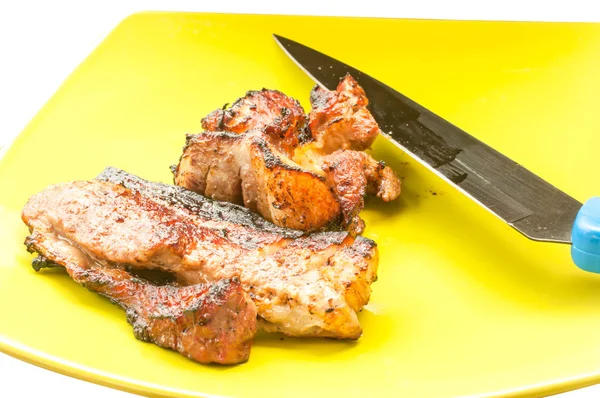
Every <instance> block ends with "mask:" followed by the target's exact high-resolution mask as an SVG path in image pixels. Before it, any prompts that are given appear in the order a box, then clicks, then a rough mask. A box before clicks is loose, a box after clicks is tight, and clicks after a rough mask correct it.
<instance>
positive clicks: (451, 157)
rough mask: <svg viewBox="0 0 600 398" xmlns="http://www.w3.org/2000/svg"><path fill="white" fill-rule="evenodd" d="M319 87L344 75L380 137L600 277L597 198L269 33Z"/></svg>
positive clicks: (363, 77)
mask: <svg viewBox="0 0 600 398" xmlns="http://www.w3.org/2000/svg"><path fill="white" fill-rule="evenodd" d="M273 36H274V37H275V40H276V41H277V43H279V45H280V46H281V48H282V49H283V51H285V53H287V55H288V56H289V57H290V58H291V59H292V60H293V61H294V62H295V63H296V64H297V65H298V66H299V67H300V68H301V69H302V70H303V71H304V72H306V73H307V74H308V75H309V76H310V77H311V78H312V79H313V80H314V81H315V82H316V83H317V84H319V85H321V86H323V87H325V88H327V89H329V90H335V88H336V87H337V85H338V83H339V81H340V79H341V78H343V77H344V76H345V75H346V74H347V73H350V75H352V77H353V78H354V79H356V81H357V82H358V83H359V84H360V85H361V86H362V88H363V89H364V90H365V92H366V94H367V97H368V98H369V106H368V108H369V111H370V112H371V114H372V115H373V117H374V118H375V120H376V121H377V123H378V124H379V126H380V128H381V130H382V133H383V134H382V135H384V136H385V137H386V138H388V139H389V140H391V141H392V142H393V143H394V144H395V145H397V146H398V147H400V148H401V149H402V150H403V151H404V152H406V153H407V154H408V155H410V156H411V157H412V158H414V159H415V160H417V161H418V162H420V163H422V164H423V165H425V166H426V167H427V168H428V169H430V170H431V171H433V172H434V173H435V174H437V175H438V176H440V177H441V178H443V179H444V180H446V181H448V182H449V183H450V184H452V185H453V186H455V187H456V188H457V189H458V190H460V191H462V192H463V193H464V194H466V195H467V196H469V197H470V198H471V199H473V200H474V201H475V202H477V203H478V204H480V205H481V206H483V207H484V208H486V209H487V210H489V211H490V212H492V213H493V214H494V215H496V216H498V217H499V218H500V219H502V220H504V221H505V222H506V223H508V224H509V225H510V226H511V227H513V228H514V229H516V230H517V231H519V232H520V233H522V234H523V235H525V236H526V237H527V238H529V239H532V240H535V241H540V242H554V243H566V244H571V257H572V259H573V262H574V263H575V264H576V265H577V266H578V267H579V268H581V269H583V270H585V271H589V272H595V273H600V197H593V198H591V199H589V200H588V201H587V202H585V204H583V205H582V204H581V203H580V202H578V201H577V200H575V199H574V198H572V197H571V196H569V195H567V194H566V193H564V192H562V191H561V190H559V189H558V188H556V187H554V186H553V185H551V184H549V183H548V182H546V181H544V180H543V179H541V178H540V177H538V176H537V175H535V174H533V173H532V172H530V171H529V170H527V169H526V168H524V167H523V166H521V165H519V164H518V163H516V162H514V161H513V160H511V159H509V158H508V157H506V156H504V155H502V154H501V153H500V152H498V151H496V150H494V149H493V148H491V147H490V146H488V145H486V144H484V143H483V142H481V141H479V140H478V139H477V138H475V137H473V136H471V135H469V134H468V133H466V132H465V131H463V130H461V129H460V128H458V127H456V126H455V125H453V124H452V123H450V122H448V121H447V120H445V119H443V118H441V117H440V116H438V115H436V114H435V113H433V112H431V111H430V110H428V109H426V108H425V107H423V106H421V105H419V104H418V103H416V102H414V101H412V100H411V99H409V98H408V97H406V96H404V95H402V94H400V93H399V92H398V91H396V90H394V89H393V88H391V87H389V86H387V85H385V84H384V83H382V82H380V81H378V80H376V79H375V78H373V77H371V76H369V75H367V74H365V73H362V72H361V71H359V70H357V69H355V68H353V67H351V66H349V65H346V64H344V63H342V62H340V61H338V60H336V59H334V58H331V57H329V56H327V55H325V54H323V53H321V52H319V51H317V50H314V49H312V48H309V47H307V46H304V45H302V44H300V43H297V42H295V41H293V40H290V39H286V38H284V37H281V36H278V35H275V34H274V35H273Z"/></svg>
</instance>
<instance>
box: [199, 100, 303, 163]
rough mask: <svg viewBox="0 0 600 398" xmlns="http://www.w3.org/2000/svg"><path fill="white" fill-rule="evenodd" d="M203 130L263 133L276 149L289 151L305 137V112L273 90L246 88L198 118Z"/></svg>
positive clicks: (295, 102)
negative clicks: (229, 102) (230, 101)
mask: <svg viewBox="0 0 600 398" xmlns="http://www.w3.org/2000/svg"><path fill="white" fill-rule="evenodd" d="M202 128H203V129H204V130H206V131H229V132H232V133H237V134H241V133H245V132H246V131H248V130H257V131H262V132H264V133H265V134H266V135H267V136H269V137H271V138H272V142H273V143H274V144H275V145H277V146H278V149H280V150H282V151H284V152H288V153H291V152H292V151H293V149H294V148H295V147H296V146H297V145H298V144H299V142H300V141H302V140H304V139H306V138H307V135H306V115H305V114H304V109H302V107H301V106H300V103H298V101H296V100H295V99H293V98H290V97H288V96H286V95H285V94H283V93H281V92H279V91H276V90H267V89H262V90H261V91H248V92H247V93H246V96H245V97H242V98H240V99H238V100H237V101H235V102H234V103H233V105H231V107H229V108H225V107H223V108H222V109H217V110H215V111H213V112H211V113H210V114H209V115H208V116H206V117H205V118H204V119H202Z"/></svg>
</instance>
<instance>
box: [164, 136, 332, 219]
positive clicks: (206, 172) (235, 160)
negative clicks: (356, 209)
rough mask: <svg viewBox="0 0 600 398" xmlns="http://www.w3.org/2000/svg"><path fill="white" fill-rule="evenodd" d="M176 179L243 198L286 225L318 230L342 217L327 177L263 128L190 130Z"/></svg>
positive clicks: (214, 194)
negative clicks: (296, 159)
mask: <svg viewBox="0 0 600 398" xmlns="http://www.w3.org/2000/svg"><path fill="white" fill-rule="evenodd" d="M175 184H176V185H179V186H182V187H185V188H187V189H190V190H192V191H194V192H198V193H200V194H202V195H204V196H207V197H209V198H212V199H215V200H221V201H226V202H230V203H236V204H242V205H244V206H246V207H247V208H249V209H250V210H252V211H254V212H258V213H259V214H261V215H262V216H263V217H264V218H265V219H267V220H269V221H271V222H273V223H275V224H276V225H279V226H282V227H288V228H293V229H298V230H303V231H316V230H319V229H322V228H324V227H326V226H328V225H335V224H339V223H340V222H341V207H340V204H339V201H338V199H337V197H336V196H335V192H333V191H332V190H331V189H330V186H329V185H328V183H327V181H326V179H325V177H324V176H323V175H319V174H317V173H315V172H311V171H309V170H306V169H302V168H300V167H298V166H297V165H295V164H294V163H293V162H292V161H290V160H289V159H287V157H286V156H284V155H283V154H282V153H281V152H280V151H278V150H277V149H276V148H275V147H274V146H272V145H271V144H270V143H269V140H268V138H267V137H265V135H264V133H261V132H258V131H254V132H248V133H246V134H239V135H238V134H232V133H226V132H207V133H203V134H198V135H191V136H188V137H187V143H186V147H185V149H184V152H183V155H182V156H181V160H180V162H179V164H178V166H177V168H176V170H175Z"/></svg>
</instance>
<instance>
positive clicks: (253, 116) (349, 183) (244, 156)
mask: <svg viewBox="0 0 600 398" xmlns="http://www.w3.org/2000/svg"><path fill="white" fill-rule="evenodd" d="M294 104H297V102H295V100H292V99H290V98H288V97H285V96H284V95H283V94H281V93H280V92H276V91H275V92H272V91H271V90H263V91H260V92H259V91H251V92H249V93H248V94H247V95H246V97H244V98H241V99H239V100H237V101H236V102H235V103H234V105H233V106H232V107H231V108H230V109H228V110H217V111H215V112H213V113H211V114H210V115H208V116H207V117H206V118H204V119H203V121H202V126H203V127H204V128H205V129H206V130H208V132H204V133H201V134H198V135H193V136H191V135H188V136H187V141H186V145H185V147H184V150H183V154H182V156H181V157H180V159H179V164H178V165H177V166H175V167H174V168H173V170H174V182H175V184H177V185H179V186H182V187H185V188H187V189H190V190H193V191H194V192H197V193H200V194H201V195H205V196H207V197H209V198H211V199H216V200H222V201H227V202H230V203H236V204H242V205H244V206H246V207H248V208H249V209H251V210H252V211H256V212H258V213H259V214H260V215H262V216H263V217H264V218H266V219H267V220H269V221H272V222H273V223H275V224H276V225H279V226H283V227H289V228H294V229H299V230H302V231H308V232H314V231H319V230H336V229H346V230H348V231H349V232H350V233H352V234H359V233H361V232H362V231H363V229H364V222H363V221H362V220H361V219H360V217H359V216H358V214H359V213H360V211H361V210H362V209H363V206H364V195H366V194H376V195H377V196H378V197H380V198H381V199H382V200H384V201H390V200H394V199H396V197H397V196H398V195H399V194H400V180H399V179H398V177H397V176H396V175H395V174H394V172H393V171H392V169H390V168H389V167H386V166H385V165H384V164H383V163H381V162H377V161H375V160H374V159H373V158H372V157H371V156H370V155H368V154H366V153H363V152H359V151H362V150H364V149H366V148H368V147H369V146H370V145H371V144H372V143H373V141H374V140H375V138H376V137H377V135H378V134H379V131H380V130H379V127H378V126H377V123H376V122H375V119H374V118H373V116H372V115H371V113H370V112H369V111H368V109H367V108H366V107H367V105H368V100H367V98H366V96H365V92H364V91H363V89H362V88H361V87H360V86H359V85H358V84H357V82H356V81H355V80H354V79H353V78H352V77H351V76H350V75H347V76H346V77H345V78H344V79H343V80H342V81H341V82H340V84H339V86H338V87H337V89H336V90H335V91H329V90H326V89H324V88H321V87H319V86H317V87H316V88H315V89H314V90H313V91H312V94H311V104H312V106H313V109H312V111H311V113H310V117H309V120H310V133H311V134H312V136H310V137H309V139H306V135H307V134H306V133H307V129H304V127H303V126H304V123H305V121H304V122H302V118H301V117H300V114H301V113H302V112H303V111H302V108H301V107H300V106H299V105H297V106H295V107H294ZM284 105H285V106H284ZM277 106H282V107H283V108H282V109H284V108H285V109H288V111H286V112H285V117H284V116H282V115H279V114H278V113H277V112H275V111H274V109H277ZM289 109H293V110H292V111H290V110H289ZM282 120H286V121H285V122H282ZM219 129H222V130H226V131H217V130H219ZM252 129H255V130H252ZM273 132H278V133H277V134H273ZM293 137H296V138H293ZM334 152H335V153H334Z"/></svg>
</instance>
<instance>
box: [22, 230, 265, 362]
mask: <svg viewBox="0 0 600 398" xmlns="http://www.w3.org/2000/svg"><path fill="white" fill-rule="evenodd" d="M26 244H27V247H28V250H29V251H31V252H34V251H35V252H38V253H41V255H40V256H39V257H38V258H37V259H36V260H35V261H34V265H35V266H36V268H37V269H38V270H39V268H40V264H42V265H41V266H55V265H60V266H63V267H64V268H65V269H66V270H67V272H68V274H69V275H70V276H71V278H73V280H74V281H75V282H77V283H79V284H81V285H82V286H85V287H86V288H88V289H89V290H91V291H93V292H96V293H99V294H101V295H103V296H105V297H108V298H109V299H110V300H111V301H112V302H113V303H115V304H118V305H119V306H121V307H122V308H123V309H125V310H126V311H127V321H128V322H129V323H130V324H131V325H133V333H134V336H135V337H136V338H137V339H139V340H142V341H147V342H150V343H154V344H156V345H158V346H160V347H165V348H170V349H172V350H175V351H178V352H179V353H181V354H183V355H185V356H186V357H188V358H190V359H193V360H195V361H197V362H200V363H212V362H215V363H220V364H236V363H241V362H246V361H247V360H248V357H249V356H250V348H251V347H252V342H253V339H254V334H255V333H256V307H255V306H254V303H253V302H252V300H250V298H249V297H248V295H247V294H246V293H245V292H244V291H243V290H242V286H241V283H240V281H239V280H238V279H235V278H234V279H223V280H221V281H218V282H216V283H207V284H196V285H191V286H186V287H177V286H168V285H167V286H155V285H152V284H150V283H148V282H146V281H144V280H141V279H139V278H136V277H133V276H132V275H131V274H130V273H128V272H126V271H124V270H121V269H110V268H105V267H102V266H99V265H98V264H96V263H95V261H94V260H93V258H91V257H89V256H88V255H86V254H85V252H84V251H82V250H81V249H79V248H77V247H76V246H74V245H72V244H71V243H69V242H67V241H65V240H63V239H61V238H60V237H59V236H57V235H55V234H52V233H40V232H39V231H34V232H33V234H32V235H31V236H30V237H29V238H28V239H27V241H26Z"/></svg>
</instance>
